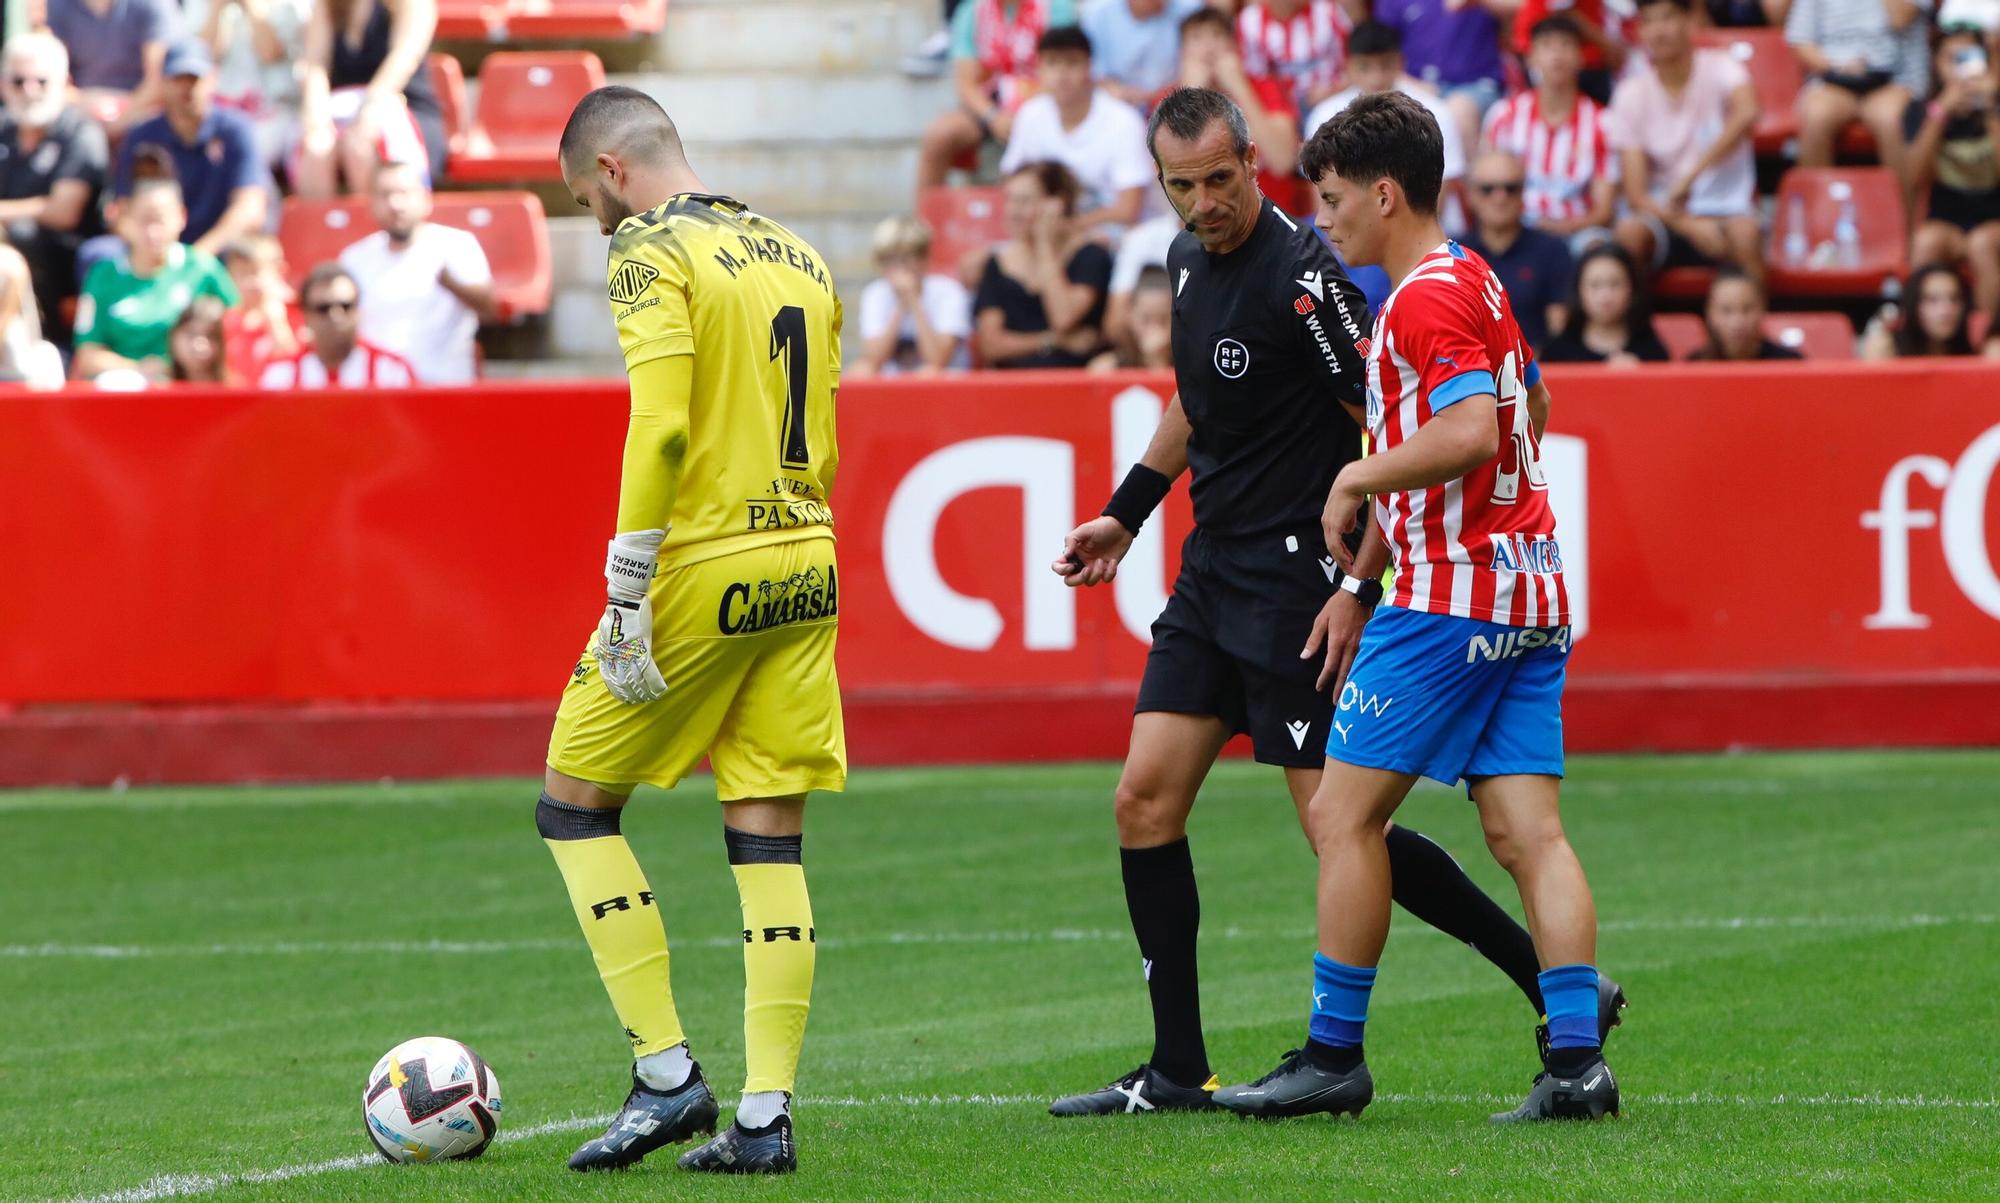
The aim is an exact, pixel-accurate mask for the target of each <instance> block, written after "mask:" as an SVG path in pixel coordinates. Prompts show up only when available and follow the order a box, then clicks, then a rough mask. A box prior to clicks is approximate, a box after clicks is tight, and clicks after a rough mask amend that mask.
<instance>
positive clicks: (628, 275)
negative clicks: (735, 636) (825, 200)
mask: <svg viewBox="0 0 2000 1203" xmlns="http://www.w3.org/2000/svg"><path fill="white" fill-rule="evenodd" d="M606 292H607V293H608V294H609V297H610V301H611V311H612V317H613V318H614V319H615V320H616V322H617V324H618V341H619V344H620V346H621V347H622V349H623V350H624V353H625V368H626V371H627V372H632V371H633V370H634V369H636V368H638V367H639V366H640V365H642V364H645V363H647V362H650V361H652V360H655V359H660V358H663V357H667V356H673V355H689V356H692V357H693V360H694V362H693V369H694V377H693V387H692V392H691V394H690V396H689V397H688V400H687V406H688V423H687V426H688V444H687V449H686V453H685V457H684V461H683V467H682V472H681V477H680V487H679V489H678V491H677V493H676V495H675V498H674V502H673V508H672V514H671V518H670V523H671V524H670V526H669V527H668V531H667V537H666V542H665V545H664V546H663V547H662V548H661V551H660V561H661V563H662V564H663V565H664V564H666V563H668V562H688V561H691V560H697V559H706V558H708V557H709V556H711V555H722V554H726V553H728V552H731V551H735V550H739V549H742V548H745V547H755V546H760V545H763V544H767V543H782V542H788V541H790V540H793V539H798V538H810V537H815V536H830V535H831V534H832V529H833V511H832V510H831V508H830V507H829V506H828V503H827V495H828V493H829V491H830V490H831V489H832V488H833V477H834V470H835V468H836V467H837V466H838V465H839V462H840V452H839V449H838V448H837V447H836V446H835V444H834V421H833V405H834V393H835V391H836V390H837V389H838V388H839V385H840V325H841V305H840V298H839V297H838V296H836V295H835V293H834V290H833V278H832V276H831V274H830V273H829V272H828V270H827V267H826V262H825V260H824V259H822V258H821V257H820V255H819V253H818V252H817V251H815V250H813V248H812V247H811V246H810V245H808V244H807V243H806V242H805V240H804V239H801V238H800V237H798V236H797V235H796V234H793V233H792V232H791V231H790V230H787V229H786V228H785V227H783V226H781V225H779V224H778V223H777V222H775V221H772V220H771V219H770V218H768V217H764V216H762V215H761V214H758V213H755V212H752V211H751V210H749V209H748V208H746V207H745V206H744V205H743V203H742V202H741V201H737V200H732V199H730V198H729V197H724V196H706V195H700V194H696V193H684V194H682V195H679V196H676V197H674V198H672V199H671V200H669V201H667V202H666V203H665V204H663V205H661V206H659V207H658V208H656V209H653V210H651V211H649V212H646V213H639V214H635V215H634V216H632V217H628V218H626V219H625V220H624V221H623V222H622V223H620V224H619V226H618V229H617V231H616V232H615V233H614V234H613V235H612V238H611V254H610V264H609V273H608V278H607V281H606ZM635 380H636V377H635ZM634 387H635V389H636V388H637V387H639V386H637V385H636V384H635V386H634ZM645 400H646V399H645V398H643V397H636V396H635V397H634V399H633V404H634V408H635V410H636V409H637V408H638V407H639V406H640V405H641V404H642V403H643V402H644V401H645ZM629 470H630V469H629V466H628V471H629ZM627 483H628V485H629V484H630V483H631V482H629V481H628V482H627Z"/></svg>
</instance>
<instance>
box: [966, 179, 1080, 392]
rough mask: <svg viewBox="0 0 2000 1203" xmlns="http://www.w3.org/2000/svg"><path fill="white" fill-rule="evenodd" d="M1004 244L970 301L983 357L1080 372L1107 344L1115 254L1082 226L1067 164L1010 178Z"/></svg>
mask: <svg viewBox="0 0 2000 1203" xmlns="http://www.w3.org/2000/svg"><path fill="white" fill-rule="evenodd" d="M1005 188H1006V211H1005V217H1006V222H1007V229H1008V233H1009V234H1010V235H1011V237H1009V239H1008V240H1007V241H1006V242H1003V243H1001V244H1000V245H999V246H998V247H996V248H994V251H993V254H992V255H991V256H990V257H989V258H988V259H987V260H986V270H985V271H984V272H982V273H981V274H980V277H979V288H978V290H977V291H976V292H975V293H974V295H973V299H972V310H973V338H974V340H975V344H976V345H977V346H978V348H979V358H980V360H981V361H982V362H984V363H985V364H986V365H987V366H988V367H995V368H1079V367H1082V366H1084V365H1085V364H1087V363H1089V362H1090V360H1091V358H1092V357H1093V356H1095V355H1096V354H1097V353H1098V352H1099V351H1100V350H1102V349H1103V347H1104V333H1103V326H1104V290H1105V285H1106V284H1107V283H1109V281H1110V278H1111V254H1110V252H1109V251H1107V250H1105V249H1104V247H1103V246H1101V245H1100V244H1098V243H1097V242H1096V241H1095V240H1093V239H1092V238H1091V237H1090V236H1089V235H1088V234H1086V233H1084V232H1083V231H1081V230H1078V229H1077V228H1076V224H1075V222H1074V221H1073V220H1072V214H1074V212H1075V211H1076V195H1077V187H1076V180H1075V178H1074V177H1072V176H1071V175H1070V173H1069V169H1068V168H1067V167H1064V166H1063V165H1062V164H1061V163H1030V164H1028V165H1027V166H1025V167H1022V168H1021V169H1019V170H1018V171H1016V172H1015V173H1014V174H1013V175H1010V176H1008V177H1007V180H1006V184H1005Z"/></svg>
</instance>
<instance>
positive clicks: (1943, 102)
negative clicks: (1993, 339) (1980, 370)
mask: <svg viewBox="0 0 2000 1203" xmlns="http://www.w3.org/2000/svg"><path fill="white" fill-rule="evenodd" d="M1931 77H1932V78H1933V79H1934V80H1935V81H1936V87H1937V95H1936V96H1934V97H1932V98H1931V99H1930V100H1928V101H1924V100H1912V101H1911V102H1910V105H1909V108H1908V110H1907V111H1906V112H1905V113H1904V116H1903V129H1904V131H1905V132H1906V133H1907V134H1908V135H1909V138H1910V153H1909V155H1908V156H1907V157H1906V158H1905V160H1904V175H1905V177H1906V178H1905V179H1904V187H1905V188H1906V189H1907V191H1908V194H1909V195H1911V196H1923V195H1924V194H1925V192H1926V191H1928V192H1929V199H1928V200H1926V201H1925V209H1924V219H1923V221H1922V222H1920V223H1919V224H1918V226H1917V232H1916V236H1915V237H1914V238H1912V239H1911V241H1910V261H1911V262H1912V263H1945V264H1949V265H1951V266H1953V267H1957V266H1959V265H1960V264H1967V265H1969V266H1970V267H1971V269H1972V292H1973V296H1974V298H1975V299H1976V300H1977V302H1978V304H1979V307H1980V308H1981V309H1985V310H1989V311H1990V310H1991V309H1992V308H1993V307H1994V306H1995V305H1996V304H2000V107H1996V105H1995V93H1996V91H2000V75H1996V73H1995V71H1994V67H1993V64H1992V62H1990V61H1989V60H1988V58H1987V55H1986V47H1985V46H1984V45H1983V44H1982V42H1981V39H1980V34H1979V31H1978V30H1977V28H1975V27H1966V26H1959V25H1954V26H1948V27H1946V29H1945V30H1944V31H1943V32H1942V33H1940V34H1939V35H1938V40H1937V51H1936V53H1935V57H1934V61H1933V64H1932V68H1931Z"/></svg>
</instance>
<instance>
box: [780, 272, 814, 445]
mask: <svg viewBox="0 0 2000 1203" xmlns="http://www.w3.org/2000/svg"><path fill="white" fill-rule="evenodd" d="M780 355H783V356H784V357H785V383H786V385H787V387H788V390H789V391H788V395H787V397H786V399H785V415H784V420H783V422H781V423H780V426H781V429H780V430H779V432H778V462H779V464H780V465H782V466H783V467H786V468H810V467H811V466H812V449H811V448H809V447H808V446H807V445H806V383H807V382H808V381H809V380H811V379H812V377H811V376H810V375H808V374H807V371H808V369H807V364H808V361H809V359H810V355H809V353H808V352H807V350H806V311H805V310H804V309H802V308H800V307H799V306H797V305H787V306H785V307H784V308H783V309H780V310H778V315H777V316H776V317H774V318H772V319H771V358H772V359H774V360H775V359H776V358H778V356H780Z"/></svg>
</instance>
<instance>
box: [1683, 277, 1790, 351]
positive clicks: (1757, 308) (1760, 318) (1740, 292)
mask: <svg viewBox="0 0 2000 1203" xmlns="http://www.w3.org/2000/svg"><path fill="white" fill-rule="evenodd" d="M1765 312H1766V308H1765V303H1764V288H1763V286H1762V285H1760V284H1758V283H1757V281H1755V280H1752V279H1751V278H1750V277H1749V276H1747V275H1745V274H1744V272H1743V269H1742V268H1740V267H1736V266H1733V265H1731V266H1728V267H1723V268H1720V269H1718V270H1717V271H1716V273H1715V283H1713V284H1711V285H1709V286H1708V303H1707V305H1706V307H1705V308H1704V309H1703V311H1702V323H1703V324H1704V325H1706V326H1707V327H1708V342H1707V343H1706V344H1704V345H1703V346H1702V347H1701V348H1700V349H1699V350H1697V351H1695V352H1694V354H1692V355H1689V356H1688V358H1689V359H1702V360H1709V361H1713V362H1723V361H1729V360H1744V359H1804V358H1805V356H1803V355H1801V354H1799V353H1798V352H1797V351H1794V350H1792V349H1791V348H1790V347H1781V346H1779V345H1778V344H1777V343H1774V342H1772V341H1771V340H1770V339H1768V338H1765V337H1764V314H1765Z"/></svg>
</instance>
